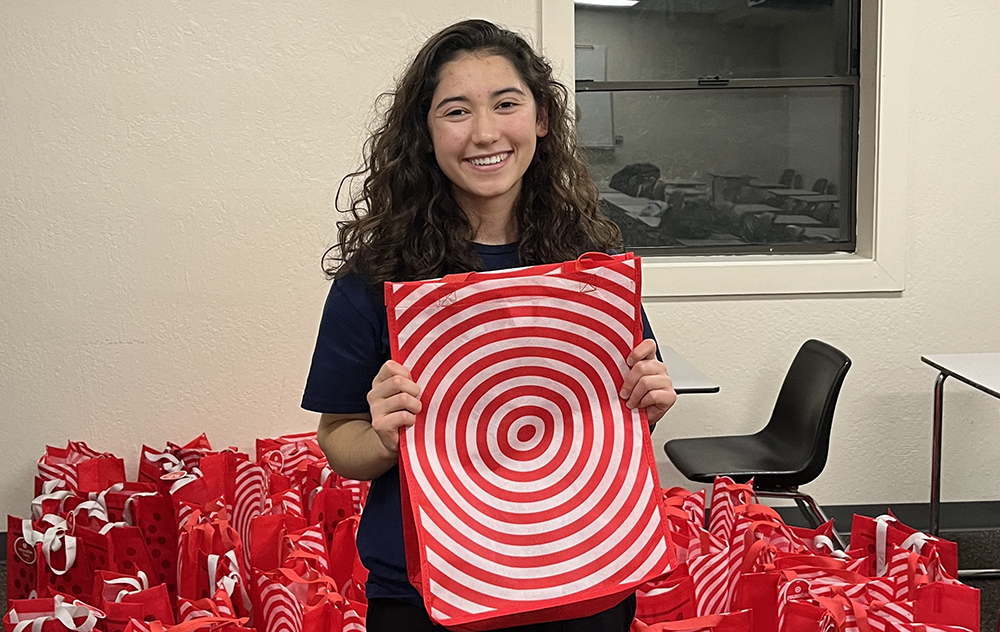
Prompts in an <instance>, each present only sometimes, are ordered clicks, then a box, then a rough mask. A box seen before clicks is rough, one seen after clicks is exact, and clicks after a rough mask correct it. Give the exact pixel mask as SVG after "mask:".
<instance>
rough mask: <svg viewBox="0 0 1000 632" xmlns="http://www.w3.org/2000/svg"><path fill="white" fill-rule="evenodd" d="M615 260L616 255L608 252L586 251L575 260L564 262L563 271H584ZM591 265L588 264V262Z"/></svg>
mask: <svg viewBox="0 0 1000 632" xmlns="http://www.w3.org/2000/svg"><path fill="white" fill-rule="evenodd" d="M611 261H615V256H614V255H609V254H608V253H606V252H585V253H583V254H582V255H580V256H579V257H577V258H576V259H574V260H573V261H567V262H566V263H564V264H563V267H562V271H563V272H583V271H584V270H586V269H587V268H593V267H594V266H595V265H600V264H601V263H609V262H611ZM588 263H589V264H591V265H587V264H588Z"/></svg>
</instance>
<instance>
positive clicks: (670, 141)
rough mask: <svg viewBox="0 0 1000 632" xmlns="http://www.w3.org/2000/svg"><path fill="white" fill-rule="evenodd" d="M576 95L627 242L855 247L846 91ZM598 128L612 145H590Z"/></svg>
mask: <svg viewBox="0 0 1000 632" xmlns="http://www.w3.org/2000/svg"><path fill="white" fill-rule="evenodd" d="M578 96H580V97H584V98H583V99H580V100H578V104H577V107H578V115H579V117H580V135H581V139H580V140H581V144H582V145H584V146H585V147H586V146H588V145H589V147H590V148H589V149H587V150H586V154H587V159H588V162H589V164H590V167H591V170H592V175H593V177H594V179H595V180H596V181H597V183H598V185H599V188H600V190H601V197H602V199H603V201H604V205H605V210H606V212H607V213H608V215H609V216H610V217H611V218H612V219H613V220H614V221H615V222H616V223H617V224H618V225H619V226H620V227H621V229H622V234H623V237H624V240H625V245H626V246H627V247H629V248H630V249H640V250H641V249H647V248H653V249H657V250H674V249H678V248H683V249H689V250H690V249H695V250H701V251H707V252H720V251H727V252H754V251H771V250H775V251H830V250H853V240H854V226H853V212H852V208H853V204H851V203H849V201H850V200H853V198H854V191H853V182H854V169H855V167H854V158H853V157H854V155H855V149H854V145H853V143H852V140H851V139H852V135H853V134H852V130H853V129H854V110H855V106H854V101H853V97H852V91H851V89H850V88H847V87H842V86H823V87H790V88H749V89H718V90H704V89H692V90H662V91H619V92H613V93H612V92H596V93H595V92H588V93H580V94H579V95H578ZM595 119H602V120H600V121H597V120H595ZM588 130H597V131H596V132H594V131H588ZM602 130H603V132H604V133H606V134H607V135H610V136H611V138H612V145H613V146H612V147H607V146H605V145H602V144H601V143H593V142H588V141H592V140H594V139H593V138H588V134H592V135H593V134H600V133H602ZM608 130H610V131H608ZM599 140H603V139H599ZM649 252H652V251H649Z"/></svg>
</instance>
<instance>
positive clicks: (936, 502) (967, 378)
mask: <svg viewBox="0 0 1000 632" xmlns="http://www.w3.org/2000/svg"><path fill="white" fill-rule="evenodd" d="M920 359H921V360H923V361H924V362H926V363H927V364H929V365H931V366H932V367H934V368H935V369H937V370H938V371H939V373H938V376H937V380H936V381H935V382H934V435H933V438H932V440H931V516H930V529H929V531H930V533H931V535H937V534H938V530H939V529H940V526H941V524H940V519H941V426H942V424H941V421H942V419H941V418H942V405H943V403H944V381H945V380H946V379H948V378H949V377H954V378H955V379H956V380H958V381H960V382H965V383H966V384H968V385H969V386H972V387H973V388H977V389H979V390H981V391H982V392H984V393H986V394H988V395H992V396H993V397H996V398H997V399H1000V353H953V354H946V355H925V356H921V357H920ZM959 575H960V576H962V577H1000V569H976V570H971V571H965V572H960V573H959Z"/></svg>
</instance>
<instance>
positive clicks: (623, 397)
mask: <svg viewBox="0 0 1000 632" xmlns="http://www.w3.org/2000/svg"><path fill="white" fill-rule="evenodd" d="M618 397H621V398H622V399H625V398H626V397H628V393H626V392H625V387H624V386H623V387H622V390H620V391H618Z"/></svg>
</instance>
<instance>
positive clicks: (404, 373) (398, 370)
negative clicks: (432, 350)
mask: <svg viewBox="0 0 1000 632" xmlns="http://www.w3.org/2000/svg"><path fill="white" fill-rule="evenodd" d="M394 376H400V377H403V378H406V379H408V380H410V381H412V380H413V377H412V376H411V375H410V370H409V369H407V368H406V367H405V366H403V365H402V364H400V363H398V362H396V361H395V360H386V362H385V364H383V365H382V367H381V368H380V369H379V370H378V373H377V374H376V375H375V379H374V380H372V386H375V384H377V383H379V382H384V381H386V380H388V379H391V378H392V377H394Z"/></svg>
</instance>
